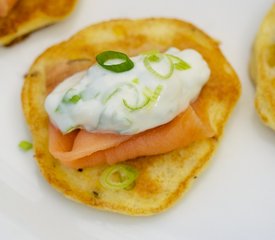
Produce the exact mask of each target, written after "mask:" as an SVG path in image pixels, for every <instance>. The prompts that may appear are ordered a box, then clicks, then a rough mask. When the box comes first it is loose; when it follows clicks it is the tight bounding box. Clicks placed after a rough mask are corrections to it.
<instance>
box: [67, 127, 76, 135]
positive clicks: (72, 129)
mask: <svg viewBox="0 0 275 240" xmlns="http://www.w3.org/2000/svg"><path fill="white" fill-rule="evenodd" d="M75 129H76V127H73V126H72V127H69V128H68V129H67V130H66V131H65V133H66V134H67V133H70V132H72V131H74V130H75Z"/></svg>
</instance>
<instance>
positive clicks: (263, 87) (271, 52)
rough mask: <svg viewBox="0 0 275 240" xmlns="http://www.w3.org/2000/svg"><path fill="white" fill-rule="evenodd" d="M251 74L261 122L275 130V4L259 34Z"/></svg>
mask: <svg viewBox="0 0 275 240" xmlns="http://www.w3.org/2000/svg"><path fill="white" fill-rule="evenodd" d="M250 74H251V77H252V79H253V81H254V82H255V84H256V97H255V107H256V110H257V112H258V114H259V116H260V118H261V120H262V121H263V122H264V123H265V124H266V125H267V126H269V127H270V128H272V129H273V130H275V4H273V6H272V8H271V9H270V11H269V12H268V14H267V15H266V16H265V18H264V20H263V22H262V24H261V26H260V29H259V31H258V33H257V36H256V39H255V43H254V46H253V52H252V56H251V62H250Z"/></svg>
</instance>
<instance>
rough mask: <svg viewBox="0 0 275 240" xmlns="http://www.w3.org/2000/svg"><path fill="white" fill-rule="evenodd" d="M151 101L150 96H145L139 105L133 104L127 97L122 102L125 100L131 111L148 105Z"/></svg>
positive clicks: (124, 102) (125, 104)
mask: <svg viewBox="0 0 275 240" xmlns="http://www.w3.org/2000/svg"><path fill="white" fill-rule="evenodd" d="M150 101H151V100H150V98H149V97H147V96H145V100H144V102H143V103H142V104H140V105H137V106H131V105H130V104H129V103H128V102H127V101H126V100H125V99H122V102H123V104H124V106H125V107H126V108H128V109H129V110H130V111H137V110H140V109H142V108H144V107H146V106H147V105H148V104H149V103H150Z"/></svg>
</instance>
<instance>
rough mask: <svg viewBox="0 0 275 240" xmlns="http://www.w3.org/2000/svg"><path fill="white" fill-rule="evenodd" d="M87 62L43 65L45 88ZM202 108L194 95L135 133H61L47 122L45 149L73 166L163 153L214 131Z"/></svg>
mask: <svg viewBox="0 0 275 240" xmlns="http://www.w3.org/2000/svg"><path fill="white" fill-rule="evenodd" d="M90 65H91V62H90V61H86V60H85V61H84V60H80V61H69V62H60V64H58V65H55V66H53V67H49V68H47V70H46V75H47V81H46V88H47V92H48V93H49V92H51V90H53V88H54V87H55V86H56V85H57V84H58V83H60V82H61V81H62V80H63V79H64V78H65V77H68V76H69V75H71V74H73V73H75V72H79V71H82V70H84V69H87V67H88V66H90ZM203 108H204V106H203V105H202V104H201V102H200V98H198V99H197V100H196V102H194V103H193V104H192V105H191V106H189V107H188V108H187V109H186V110H185V111H184V112H183V113H181V114H179V115H178V116H177V117H176V118H174V119H173V120H172V121H170V122H168V123H166V124H163V125H161V126H158V127H155V128H152V129H149V130H146V131H144V132H141V133H138V134H135V135H119V134H110V133H91V132H87V131H85V130H74V131H73V132H70V133H68V134H65V135H63V134H62V133H61V132H60V131H59V130H58V129H57V128H56V127H55V126H54V125H53V124H51V123H50V124H49V151H50V153H51V154H52V155H53V157H55V158H56V159H58V160H59V161H60V162H61V163H62V164H63V165H65V166H67V167H70V168H76V169H77V168H85V167H92V166H96V165H100V164H106V163H107V164H115V163H117V162H122V161H126V160H130V159H134V158H137V157H141V156H152V155H156V154H162V153H167V152H170V151H173V150H175V149H178V148H181V147H185V146H187V145H189V144H191V143H193V142H194V141H197V140H202V139H205V138H210V137H213V136H214V135H215V132H214V131H213V130H212V128H211V126H210V124H209V120H208V115H207V114H206V113H205V111H203Z"/></svg>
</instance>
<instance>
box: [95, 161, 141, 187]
mask: <svg viewBox="0 0 275 240" xmlns="http://www.w3.org/2000/svg"><path fill="white" fill-rule="evenodd" d="M137 177H138V171H137V170H136V169H135V168H133V167H132V166H129V165H125V164H117V165H113V166H110V167H107V168H106V169H104V171H103V172H102V174H101V175H100V178H99V181H100V183H101V185H102V186H103V187H105V188H108V189H111V190H122V189H125V190H129V189H131V188H132V187H134V184H135V180H136V179H137Z"/></svg>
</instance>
